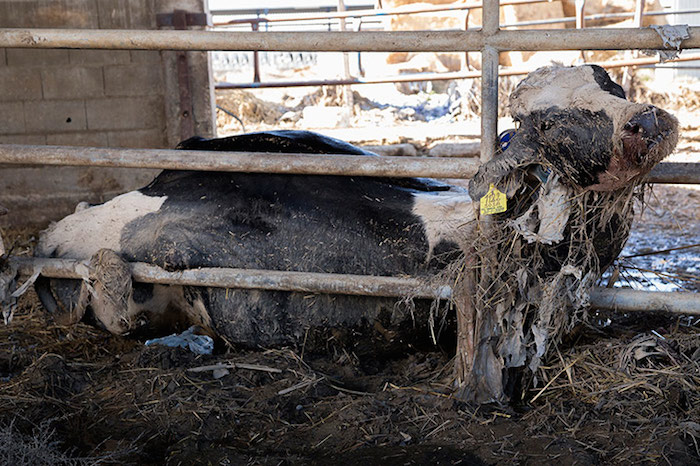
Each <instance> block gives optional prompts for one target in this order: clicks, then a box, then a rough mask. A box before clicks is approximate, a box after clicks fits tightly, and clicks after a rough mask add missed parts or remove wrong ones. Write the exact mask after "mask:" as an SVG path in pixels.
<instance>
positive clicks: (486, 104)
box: [481, 0, 500, 162]
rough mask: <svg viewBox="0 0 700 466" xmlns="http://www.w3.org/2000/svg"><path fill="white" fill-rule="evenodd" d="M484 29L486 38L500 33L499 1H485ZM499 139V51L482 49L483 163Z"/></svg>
mask: <svg viewBox="0 0 700 466" xmlns="http://www.w3.org/2000/svg"><path fill="white" fill-rule="evenodd" d="M482 15H483V17H482V24H483V26H482V29H481V32H482V34H484V35H485V36H491V35H494V34H497V33H498V30H499V19H500V8H499V1H498V0H487V1H484V7H483V10H482ZM497 137H498V50H496V49H495V48H494V47H491V46H488V45H487V46H486V47H484V48H483V49H481V161H482V162H488V161H489V160H491V158H493V154H494V151H495V147H496V138H497Z"/></svg>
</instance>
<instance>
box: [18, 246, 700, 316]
mask: <svg viewBox="0 0 700 466" xmlns="http://www.w3.org/2000/svg"><path fill="white" fill-rule="evenodd" d="M10 261H11V263H13V264H14V265H16V266H17V267H18V271H19V273H20V274H21V275H24V276H28V275H32V274H33V273H34V271H35V270H36V269H37V268H40V269H41V274H42V275H44V276H45V277H52V278H69V279H78V280H80V279H83V278H85V277H86V275H87V273H88V271H89V269H88V263H87V261H77V260H70V259H40V258H26V257H11V258H10ZM131 271H132V277H133V279H134V280H135V281H137V282H143V283H156V284H164V285H165V284H167V285H179V286H210V287H215V288H240V289H253V290H271V291H272V290H276V291H301V292H305V293H324V294H347V295H361V296H378V297H406V296H411V297H415V298H429V299H436V298H437V299H450V298H451V296H452V290H451V288H450V287H449V286H444V285H443V286H435V285H428V284H426V283H425V281H424V280H421V279H419V278H404V277H385V276H370V275H349V274H330V273H311V272H283V271H277V270H256V269H230V268H200V269H188V270H182V271H177V272H168V271H166V270H163V269H161V268H160V267H157V266H155V265H150V264H145V263H132V264H131ZM591 307H594V308H598V309H613V310H617V311H623V312H628V311H665V312H672V313H678V314H683V315H700V293H691V292H674V293H667V292H652V291H637V290H628V289H620V288H594V289H593V290H592V292H591Z"/></svg>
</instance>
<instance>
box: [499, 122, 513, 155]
mask: <svg viewBox="0 0 700 466" xmlns="http://www.w3.org/2000/svg"><path fill="white" fill-rule="evenodd" d="M514 135H515V129H514V128H511V129H507V130H505V131H503V132H502V133H501V134H499V135H498V145H499V146H500V148H501V152H503V151H504V150H506V149H508V146H509V145H510V140H511V139H513V136H514Z"/></svg>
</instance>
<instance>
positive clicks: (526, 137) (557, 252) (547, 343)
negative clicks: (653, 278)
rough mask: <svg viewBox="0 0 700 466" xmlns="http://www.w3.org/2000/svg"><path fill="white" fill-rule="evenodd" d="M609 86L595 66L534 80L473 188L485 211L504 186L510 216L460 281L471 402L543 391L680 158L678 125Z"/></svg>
mask: <svg viewBox="0 0 700 466" xmlns="http://www.w3.org/2000/svg"><path fill="white" fill-rule="evenodd" d="M606 77H607V75H606V76H603V75H602V74H601V71H600V70H598V69H596V68H595V67H589V66H584V67H579V68H564V67H548V68H544V69H541V70H538V71H536V72H534V73H531V74H530V75H529V76H528V78H526V79H525V80H524V81H523V82H522V83H521V85H519V86H518V88H517V89H516V90H515V91H514V92H513V94H512V96H511V100H510V104H511V110H512V111H513V115H514V117H515V118H516V120H517V121H518V122H519V123H520V128H519V129H518V131H517V133H516V134H515V136H514V137H513V139H512V140H511V144H510V146H509V147H508V148H507V149H506V150H505V151H503V152H502V153H500V154H498V155H497V156H496V157H495V158H494V159H493V160H492V161H491V162H488V163H487V164H485V165H484V166H482V168H481V169H480V170H479V173H478V174H477V176H476V177H475V178H474V179H473V180H472V182H471V183H470V194H471V195H472V196H473V197H474V199H479V198H480V197H481V196H483V195H484V194H485V193H486V191H487V190H488V186H489V184H491V183H493V184H495V185H496V186H497V187H498V188H500V189H501V190H502V191H503V192H505V193H506V195H507V196H508V210H507V211H506V212H504V213H501V214H497V215H492V216H481V217H480V218H479V226H478V228H477V229H476V237H475V238H473V244H474V247H473V252H472V253H471V254H469V253H468V254H467V255H466V256H465V258H464V263H466V264H469V266H468V267H463V268H462V269H461V270H460V271H459V273H458V274H456V275H455V276H454V278H453V280H454V281H455V283H456V285H455V288H456V290H455V294H456V296H457V300H458V301H459V300H462V305H463V307H464V309H466V310H467V312H466V315H465V320H466V321H467V322H468V324H469V325H468V326H467V327H466V328H467V331H465V332H463V334H462V335H460V338H465V339H466V340H467V341H465V342H463V343H462V344H463V346H462V348H463V349H466V351H467V352H468V353H471V355H472V356H473V357H471V358H467V360H465V361H464V364H463V365H464V366H465V367H463V368H462V369H463V371H460V370H458V372H457V377H458V381H459V382H460V383H461V385H462V388H463V395H464V396H465V397H467V398H470V399H474V400H476V401H479V402H487V401H506V400H518V399H521V398H523V397H524V393H526V391H527V389H529V388H532V387H533V386H539V385H541V381H540V380H538V378H537V374H538V369H539V367H540V364H541V362H542V361H543V360H544V358H546V357H547V356H548V354H549V353H550V352H551V351H552V350H553V348H555V347H556V346H557V345H558V344H559V343H560V341H561V339H562V337H563V336H564V335H566V334H567V333H568V332H570V331H571V330H572V328H573V327H574V326H575V325H576V324H577V323H579V322H581V321H582V320H584V319H585V315H586V312H587V310H588V307H589V292H590V289H591V287H593V286H594V285H595V284H596V283H597V281H598V280H599V279H600V277H601V275H602V273H603V271H604V270H605V269H606V268H607V267H608V266H609V265H610V263H611V262H612V261H613V260H614V259H615V258H616V257H617V256H618V254H619V253H620V251H621V250H622V247H623V246H624V244H625V242H626V241H627V238H628V236H629V231H630V226H631V222H632V216H633V213H634V205H635V202H636V201H641V200H643V193H644V185H643V184H642V180H643V177H644V175H646V174H647V173H648V172H649V171H650V170H651V169H652V168H653V166H654V165H656V164H657V163H658V162H660V161H661V160H662V159H663V158H664V157H666V156H667V155H668V154H670V152H672V150H673V148H674V147H675V144H676V141H677V138H678V135H677V121H676V120H675V118H673V117H672V116H670V115H669V114H667V113H666V112H664V111H663V110H660V109H657V108H655V107H651V106H648V105H643V104H635V103H630V102H627V101H626V100H624V93H622V90H621V88H620V89H618V88H619V86H617V85H615V84H614V83H612V81H610V80H609V78H607V79H605V78H606ZM601 91H603V92H601ZM627 139H631V140H632V142H631V143H630V142H629V141H628V140H627ZM552 192H554V193H557V192H558V193H563V197H562V196H561V195H558V196H549V193H552ZM548 196H549V197H550V198H548ZM562 199H563V202H562ZM452 272H453V273H454V272H455V270H453V271H452Z"/></svg>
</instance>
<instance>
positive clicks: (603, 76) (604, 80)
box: [589, 65, 627, 99]
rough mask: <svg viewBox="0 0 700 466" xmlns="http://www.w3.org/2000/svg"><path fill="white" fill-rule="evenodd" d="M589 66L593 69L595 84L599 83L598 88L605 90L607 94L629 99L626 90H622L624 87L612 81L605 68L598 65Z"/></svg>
mask: <svg viewBox="0 0 700 466" xmlns="http://www.w3.org/2000/svg"><path fill="white" fill-rule="evenodd" d="M589 66H590V67H591V68H593V77H594V78H595V82H596V83H598V86H600V88H601V89H602V90H604V91H605V92H609V93H610V94H612V95H614V96H616V97H619V98H621V99H627V96H626V95H625V90H624V89H622V86H620V85H619V84H617V83H616V82H615V81H613V80H612V79H610V76H609V75H608V72H607V71H605V69H604V68H602V67H600V66H598V65H589Z"/></svg>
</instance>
